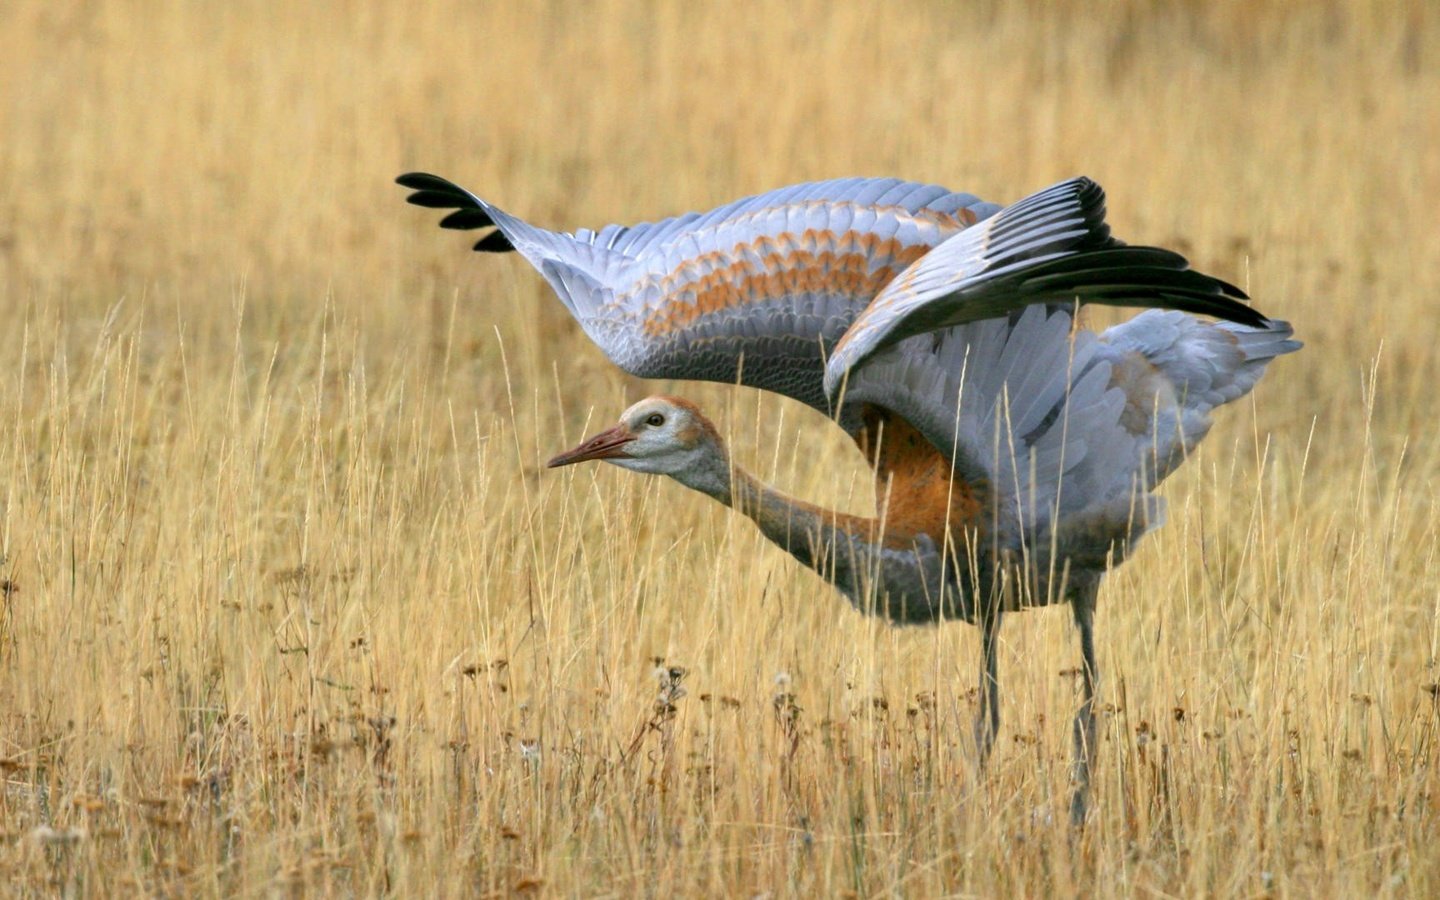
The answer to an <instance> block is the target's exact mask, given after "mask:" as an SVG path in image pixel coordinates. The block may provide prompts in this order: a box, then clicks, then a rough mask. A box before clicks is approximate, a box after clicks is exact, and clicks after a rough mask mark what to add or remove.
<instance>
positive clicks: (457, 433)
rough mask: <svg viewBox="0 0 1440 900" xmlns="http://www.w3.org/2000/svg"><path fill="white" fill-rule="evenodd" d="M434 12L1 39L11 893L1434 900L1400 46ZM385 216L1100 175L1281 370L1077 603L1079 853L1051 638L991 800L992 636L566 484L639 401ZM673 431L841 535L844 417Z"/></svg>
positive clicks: (1418, 96)
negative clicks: (1270, 329) (1098, 681)
mask: <svg viewBox="0 0 1440 900" xmlns="http://www.w3.org/2000/svg"><path fill="white" fill-rule="evenodd" d="M412 5H413V4H389V5H385V6H380V5H371V4H363V3H358V2H356V3H349V4H337V5H328V6H322V5H320V4H315V5H313V6H311V5H308V4H307V5H305V8H300V9H294V10H289V11H286V12H283V13H282V12H280V11H279V9H280V7H279V5H278V4H273V5H272V4H263V3H230V4H169V5H166V7H165V8H164V9H161V8H160V6H159V5H158V4H142V3H118V2H115V3H100V4H88V5H84V6H83V7H82V5H80V4H71V5H66V4H51V3H46V2H39V0H34V2H32V0H11V2H7V3H6V4H4V5H3V6H0V58H3V59H5V60H6V63H5V71H6V75H5V77H4V78H3V79H0V134H3V135H4V139H3V141H0V310H3V314H4V321H5V322H6V337H5V340H4V360H3V362H0V423H3V428H0V473H3V479H4V480H3V485H0V527H3V533H0V539H3V546H0V550H3V553H4V562H3V566H0V582H3V593H0V779H3V791H0V835H3V841H0V873H3V878H4V879H5V883H7V884H8V885H10V886H12V888H11V889H12V890H16V891H20V892H27V893H34V894H50V893H52V892H53V891H55V890H57V889H60V890H70V891H74V892H77V893H84V894H98V893H109V892H116V893H133V892H140V891H143V892H145V893H159V894H177V895H191V896H193V895H218V894H227V895H228V894H240V895H259V894H269V893H272V892H274V891H277V890H286V889H296V890H304V891H308V892H314V893H354V894H381V893H387V892H388V893H394V894H396V895H402V896H416V895H420V894H422V893H438V894H444V895H452V896H453V895H474V894H490V893H495V894H500V893H507V892H527V891H538V892H541V893H546V894H556V895H565V894H580V895H596V894H599V895H607V894H608V895H622V896H628V895H638V894H642V893H643V894H646V895H650V896H668V895H674V894H683V895H689V896H697V895H725V896H741V895H748V894H757V893H766V892H769V893H772V894H775V895H781V894H784V895H801V896H804V895H833V894H837V893H842V892H846V891H851V892H855V893H857V894H864V895H874V894H902V895H912V896H925V895H934V894H983V895H996V894H1023V895H1032V896H1035V895H1042V894H1068V893H1086V894H1091V893H1098V894H1101V895H1105V894H1131V895H1144V896H1149V895H1152V894H1156V893H1164V894H1184V895H1197V894H1215V895H1226V896H1232V895H1260V894H1274V895H1290V896H1313V895H1317V894H1318V895H1327V894H1328V895H1332V896H1342V895H1348V896H1361V895H1369V894H1373V893H1377V892H1378V893H1382V894H1395V895H1411V896H1436V895H1440V853H1437V852H1436V849H1435V848H1436V847H1437V846H1440V834H1437V822H1440V817H1437V804H1440V793H1437V790H1440V774H1437V765H1440V763H1437V749H1440V748H1437V746H1436V729H1437V725H1440V718H1437V699H1436V691H1437V687H1436V684H1437V682H1440V671H1437V662H1436V658H1437V640H1440V635H1437V627H1440V626H1437V596H1440V575H1437V571H1440V567H1437V549H1440V537H1437V531H1440V490H1437V485H1440V451H1437V443H1436V427H1435V409H1436V407H1435V398H1434V385H1435V384H1436V383H1437V382H1440V365H1437V356H1436V353H1435V335H1436V326H1435V315H1434V314H1435V312H1436V309H1437V307H1436V300H1435V298H1436V297H1437V296H1440V241H1437V240H1436V234H1437V230H1436V216H1435V198H1436V197H1437V196H1440V154H1437V153H1436V152H1435V148H1436V147H1440V116H1437V115H1436V114H1435V110H1436V109H1440V63H1437V60H1440V28H1437V26H1440V20H1437V18H1436V16H1435V15H1434V14H1433V11H1430V12H1427V11H1426V7H1425V4H1424V3H1423V2H1420V0H1416V2H1415V3H1413V4H1410V5H1408V6H1401V5H1399V4H1391V3H1375V4H1373V5H1371V4H1364V3H1357V4H1353V5H1347V4H1343V3H1331V4H1327V5H1323V6H1322V5H1312V4H1302V3H1298V2H1297V3H1281V4H1274V5H1271V6H1266V7H1263V8H1251V7H1249V6H1247V7H1243V8H1242V7H1240V6H1238V5H1237V6H1233V7H1232V6H1230V5H1223V6H1217V7H1216V8H1212V7H1210V6H1207V5H1202V4H1199V3H1178V4H1177V3H1136V4H1132V5H1128V6H1127V5H1119V4H1117V5H1110V6H1104V7H1102V8H1100V9H1099V10H1093V9H1090V8H1089V6H1088V5H1085V6H1081V5H1078V4H1077V5H1075V6H1073V7H1070V6H1066V7H1064V8H1061V9H1058V10H1056V9H1045V8H1042V7H1040V6H1038V5H1037V6H1034V7H1033V8H1032V7H1028V6H1026V5H1015V6H1012V5H1008V4H1005V5H1002V4H998V3H996V4H977V5H975V6H973V7H964V8H961V7H954V6H949V5H941V4H935V5H924V4H921V5H910V4H899V5H897V4H885V5H878V4H877V5H873V6H871V5H863V6H862V5H844V6H841V7H838V8H831V7H830V6H828V5H825V4H821V3H819V2H811V3H805V4H800V5H785V6H765V7H749V6H747V7H733V8H732V7H730V6H728V5H726V6H720V5H716V6H713V7H698V6H697V7H692V6H690V5H680V4H644V5H640V4H632V3H606V4H598V5H588V4H587V5H583V6H582V5H570V4H562V3H548V4H543V5H541V4H524V3H519V4H517V3H512V4H499V5H495V6H493V7H483V8H482V7H479V6H478V5H476V4H470V3H452V4H435V5H427V6H425V7H424V8H420V9H414V10H406V11H404V12H401V11H400V10H401V8H402V7H404V6H412ZM67 7H69V8H67ZM411 168H425V169H429V170H432V171H436V172H440V173H443V174H446V175H450V176H453V177H455V178H457V179H459V180H460V181H461V182H462V183H465V184H467V185H470V186H472V187H474V188H476V189H478V190H480V191H481V192H482V193H484V194H485V195H486V196H489V197H492V198H493V199H495V200H497V201H498V202H501V203H502V204H503V205H505V206H507V207H508V208H511V209H513V210H514V211H516V212H518V213H521V214H523V215H527V216H529V217H532V218H534V219H535V220H537V221H538V222H541V223H545V224H551V225H556V226H565V227H567V228H568V227H574V226H577V225H598V224H602V223H604V222H608V221H613V220H620V221H625V220H633V219H639V218H645V217H653V216H657V215H661V214H665V213H669V212H674V211H679V210H682V209H686V208H691V207H704V206H707V205H711V204H714V203H716V202H719V201H721V200H725V199H729V198H731V197H734V196H739V195H741V194H744V193H747V192H751V191H754V190H759V189H763V188H768V187H772V186H775V185H778V184H781V183H785V182H789V181H796V180H804V179H811V178H819V177H827V176H833V175H839V174H851V173H860V174H899V175H903V176H906V177H910V178H914V179H919V180H933V181H938V182H941V183H945V184H949V185H952V186H956V187H961V188H965V189H968V190H973V191H975V192H977V193H980V194H981V195H983V196H985V197H988V198H998V199H1013V198H1015V197H1018V196H1019V195H1021V194H1022V193H1025V192H1027V191H1029V190H1031V189H1034V188H1036V187H1038V186H1041V185H1043V184H1048V183H1050V182H1052V181H1055V180H1058V179H1059V178H1062V177H1065V176H1069V175H1071V174H1075V173H1079V172H1083V173H1086V174H1089V175H1092V176H1094V177H1095V178H1097V179H1098V180H1099V181H1101V183H1103V184H1105V185H1106V187H1107V188H1108V189H1109V191H1110V196H1111V207H1112V220H1113V222H1114V225H1115V227H1116V230H1117V231H1118V233H1120V234H1121V235H1123V236H1125V237H1127V238H1130V239H1132V240H1141V241H1147V242H1158V243H1165V244H1169V245H1173V246H1179V247H1180V248H1181V249H1183V250H1185V251H1187V252H1188V253H1190V255H1191V256H1192V258H1193V259H1194V260H1195V261H1196V263H1197V264H1198V265H1200V266H1201V267H1203V268H1205V269H1207V270H1210V271H1213V272H1215V273H1216V274H1219V275H1222V276H1226V277H1230V278H1233V279H1236V280H1238V281H1240V282H1241V283H1242V284H1244V285H1246V286H1248V287H1249V288H1250V290H1251V292H1252V293H1253V294H1254V296H1255V297H1256V298H1257V299H1258V301H1259V303H1260V304H1261V305H1262V308H1264V309H1265V310H1267V311H1269V312H1271V313H1272V314H1275V315H1279V316H1283V317H1285V318H1289V319H1291V320H1293V321H1294V322H1295V323H1296V326H1297V331H1298V332H1299V334H1300V336H1301V337H1302V338H1304V339H1305V340H1306V341H1307V342H1308V348H1307V350H1306V351H1305V352H1304V353H1302V354H1300V355H1299V356H1297V357H1292V358H1288V359H1285V360H1282V361H1281V362H1280V363H1279V364H1277V365H1276V366H1275V367H1274V368H1273V369H1272V371H1271V374H1270V375H1268V376H1267V378H1266V380H1265V381H1264V382H1263V383H1262V384H1261V386H1260V389H1259V390H1258V391H1257V392H1256V396H1255V400H1254V403H1253V404H1252V403H1250V402H1248V401H1247V402H1245V403H1242V404H1239V405H1238V406H1237V407H1236V408H1232V409H1229V410H1227V411H1226V415H1224V417H1223V423H1222V424H1221V426H1220V427H1219V428H1217V430H1216V432H1215V434H1214V435H1213V436H1212V437H1211V439H1210V440H1209V442H1208V443H1207V444H1206V446H1205V447H1204V448H1203V451H1202V452H1201V453H1200V454H1199V455H1198V457H1197V458H1196V459H1195V460H1193V461H1192V462H1191V464H1190V465H1189V466H1188V467H1187V469H1186V471H1185V473H1184V474H1183V475H1181V476H1177V477H1176V478H1175V479H1174V480H1173V481H1172V482H1171V483H1170V484H1169V485H1167V488H1166V490H1165V493H1166V495H1167V496H1168V497H1169V498H1170V502H1171V521H1170V524H1169V525H1167V527H1166V528H1165V529H1163V530H1162V531H1161V532H1160V533H1159V534H1157V535H1156V536H1155V538H1154V539H1153V540H1150V541H1148V543H1147V545H1146V547H1145V548H1144V551H1143V552H1141V553H1140V554H1138V556H1137V558H1136V559H1135V560H1134V561H1133V562H1132V563H1130V564H1127V566H1126V567H1125V568H1124V569H1122V570H1121V571H1120V572H1119V573H1117V574H1116V575H1115V576H1113V577H1112V578H1110V579H1109V580H1108V583H1107V586H1106V588H1105V590H1104V591H1103V593H1102V596H1101V610H1100V620H1099V627H1100V637H1101V665H1102V667H1103V669H1104V672H1105V675H1106V681H1105V682H1104V686H1103V688H1104V696H1103V699H1104V701H1105V703H1106V704H1107V705H1106V714H1105V716H1104V717H1103V719H1102V724H1101V735H1102V745H1101V748H1100V772H1099V776H1098V782H1097V786H1096V793H1097V800H1098V811H1097V814H1096V817H1095V818H1094V820H1093V821H1092V823H1091V824H1090V826H1089V827H1088V828H1086V829H1085V831H1084V833H1083V835H1081V836H1079V837H1078V838H1074V839H1072V837H1071V835H1070V834H1069V832H1068V829H1067V828H1066V827H1065V826H1064V824H1063V819H1064V816H1063V811H1064V808H1065V795H1066V792H1067V789H1068V788H1067V781H1066V779H1067V766H1066V762H1067V759H1068V744H1067V742H1068V721H1067V720H1068V717H1069V716H1070V714H1071V712H1072V710H1073V707H1074V703H1075V699H1076V698H1075V694H1074V691H1073V686H1072V679H1071V678H1070V677H1068V676H1067V675H1065V674H1064V673H1065V671H1066V670H1069V669H1070V668H1071V667H1073V666H1074V665H1075V660H1076V658H1077V653H1076V650H1075V648H1074V646H1073V638H1072V635H1071V634H1070V633H1069V626H1068V622H1067V621H1066V618H1067V617H1066V616H1065V615H1064V614H1063V613H1060V612H1042V613H1033V614H1027V615H1025V616H1019V617H1015V618H1013V619H1011V620H1010V621H1009V623H1008V624H1007V628H1006V631H1005V632H1004V635H1003V638H1004V647H1003V656H1002V674H1001V683H1002V685H1003V687H1004V688H1005V695H1004V706H1003V715H1004V723H1003V726H1002V729H1003V730H1002V734H1001V744H1000V746H999V748H998V750H997V753H996V757H995V759H994V761H993V765H992V768H991V770H990V771H989V772H988V773H986V774H984V775H983V776H977V774H976V772H975V766H974V760H973V752H972V750H971V742H970V738H969V735H970V724H969V723H970V718H971V716H972V714H973V707H974V702H973V696H972V693H971V689H972V687H973V684H974V680H975V668H976V665H977V656H978V654H977V647H976V639H975V637H974V632H973V631H972V630H971V629H968V628H966V627H963V626H958V625H954V626H949V627H945V628H940V629H933V628H932V629H910V630H902V629H892V628H889V627H886V626H884V625H882V624H878V623H875V622H872V621H868V620H866V619H864V618H862V617H861V616H859V615H857V614H855V613H853V612H851V611H849V609H848V608H847V607H846V606H845V605H844V603H843V602H842V601H841V600H839V599H838V598H837V597H836V596H834V595H833V594H832V593H831V592H830V591H829V590H828V589H827V588H825V586H824V585H823V584H821V583H820V582H819V581H818V579H816V578H815V577H814V576H812V575H811V574H810V573H808V572H805V571H801V570H799V569H798V568H797V567H796V566H795V565H794V564H793V563H792V562H790V561H789V560H788V558H786V557H785V556H784V554H782V553H781V552H779V551H777V550H775V549H773V548H771V547H769V546H767V545H765V544H764V542H763V540H762V539H761V538H760V537H758V536H757V534H756V533H755V532H754V530H753V529H752V528H751V527H750V526H749V525H747V524H746V523H744V522H743V521H739V520H738V519H737V517H734V516H731V515H728V514H726V513H725V512H724V511H722V510H721V509H719V508H718V507H716V506H714V505H713V504H710V503H709V502H708V501H706V500H704V499H703V498H701V497H699V496H698V495H693V494H689V493H687V492H685V491H684V490H683V489H681V488H679V487H677V486H675V485H673V484H669V483H661V482H660V481H659V480H656V479H644V478H640V477H636V476H631V475H627V474H625V473H621V472H619V471H616V470H613V469H605V468H603V467H598V466H596V467H588V468H583V467H582V468H581V469H580V470H577V471H575V472H573V474H555V473H548V472H543V471H542V470H540V469H538V464H539V461H540V460H542V459H543V458H544V457H545V456H546V454H547V453H549V452H552V451H554V450H556V449H558V448H561V447H562V446H565V445H567V443H568V442H571V441H574V440H575V439H576V438H578V437H580V436H581V433H582V432H584V431H586V430H587V429H593V427H594V426H595V425H596V424H598V423H599V422H600V421H602V420H609V419H610V418H611V417H612V416H613V415H615V414H616V413H617V412H618V411H619V410H620V409H621V408H622V407H623V405H624V404H625V403H626V401H627V400H633V399H635V398H636V397H638V396H640V395H641V394H642V392H644V391H647V390H649V389H650V388H649V387H647V386H645V385H642V384H640V383H639V382H636V381H634V380H630V379H627V378H626V377H625V376H623V375H622V374H620V373H618V372H616V371H615V370H614V368H613V367H612V366H611V365H610V364H609V363H608V362H607V361H606V360H605V359H604V358H603V357H602V356H601V355H600V353H599V352H598V351H596V350H595V349H594V348H593V347H591V346H589V345H588V343H587V342H586V340H585V339H584V337H583V336H582V335H581V334H580V333H579V331H578V329H577V328H575V327H574V326H573V325H572V324H571V323H570V322H569V321H567V319H566V317H565V315H564V312H563V310H562V309H561V307H560V306H559V304H558V303H555V302H554V301H553V300H552V299H551V298H550V297H548V296H547V293H546V290H545V288H544V287H543V286H542V284H541V282H540V280H539V279H538V278H537V277H535V276H534V275H533V274H532V273H531V272H530V271H529V270H528V269H527V268H526V267H525V266H524V265H523V263H521V262H519V261H518V260H513V259H497V258H493V257H485V258H480V257H473V256H469V255H467V254H466V253H465V251H464V247H465V244H464V242H463V241H461V240H459V239H458V238H456V237H455V236H453V235H451V236H449V237H447V235H446V234H444V233H441V232H439V231H437V230H436V229H435V228H434V222H433V217H432V216H427V215H423V214H421V213H419V212H417V211H415V210H413V209H410V208H407V207H406V206H404V204H403V203H402V202H401V198H402V193H401V192H400V191H399V190H398V189H397V188H395V187H394V186H393V185H391V184H390V183H389V182H390V179H391V178H393V176H394V175H395V174H397V173H399V172H401V171H404V170H407V169H411ZM1382 348H1383V349H1382ZM679 390H681V391H682V392H683V393H685V394H686V395H688V396H691V397H694V398H695V399H697V400H698V401H700V402H702V403H703V404H704V405H705V406H706V407H708V408H709V409H710V410H711V411H712V412H714V413H716V417H717V418H718V419H719V420H720V422H721V424H722V427H723V428H724V429H725V430H726V431H727V432H728V433H729V434H730V435H731V436H732V439H733V441H734V443H735V444H736V445H737V447H738V448H739V453H740V455H741V457H742V458H743V459H745V460H746V461H748V462H749V463H751V464H752V465H754V466H755V467H756V468H758V469H759V470H760V471H762V472H763V473H765V474H767V475H768V476H770V477H772V478H774V479H775V480H777V481H778V482H779V483H781V484H782V485H784V486H785V487H786V488H787V489H790V490H793V491H794V492H795V493H797V494H799V495H801V496H804V497H806V498H810V499H814V500H817V501H822V502H826V503H829V504H832V505H838V506H843V507H846V508H850V509H863V507H864V498H865V497H866V496H867V495H868V490H869V489H868V486H867V484H866V482H865V475H864V472H863V471H862V466H861V465H860V463H859V461H858V459H857V455H856V454H855V453H854V451H853V450H852V449H850V448H847V447H846V446H845V444H844V442H843V439H842V438H841V437H840V436H839V435H838V433H835V432H834V431H833V429H828V426H826V425H825V424H824V423H823V422H822V421H821V420H820V419H819V417H818V416H815V415H813V414H810V413H808V412H806V411H803V410H799V409H797V408H796V407H795V406H794V405H791V404H787V403H784V402H781V401H779V400H776V399H773V398H767V397H761V396H757V395H756V394H754V393H752V392H748V391H742V390H737V389H726V388H724V387H716V386H688V385H687V386H682V387H681V388H679ZM837 470H838V471H839V472H840V473H841V475H840V476H839V477H838V478H837V477H836V476H835V474H834V472H835V471H837ZM657 671H658V672H659V673H660V675H657ZM682 671H683V675H682V674H681V672H682ZM661 676H663V677H661ZM677 681H678V682H679V683H678V684H677V683H676V682H677Z"/></svg>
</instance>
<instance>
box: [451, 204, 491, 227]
mask: <svg viewBox="0 0 1440 900" xmlns="http://www.w3.org/2000/svg"><path fill="white" fill-rule="evenodd" d="M494 224H495V220H494V219H492V218H490V214H489V213H487V212H485V210H483V209H457V210H456V211H455V212H453V213H451V214H450V215H448V216H446V217H445V218H443V219H441V220H440V227H441V228H450V229H453V230H455V231H470V230H471V229H474V228H490V227H492V226H493V225H494Z"/></svg>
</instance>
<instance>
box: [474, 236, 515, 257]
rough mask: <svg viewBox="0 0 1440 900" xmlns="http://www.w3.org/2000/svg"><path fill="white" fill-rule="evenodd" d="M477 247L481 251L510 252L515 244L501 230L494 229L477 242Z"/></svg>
mask: <svg viewBox="0 0 1440 900" xmlns="http://www.w3.org/2000/svg"><path fill="white" fill-rule="evenodd" d="M475 249H476V250H478V251H480V252H481V253H508V252H510V251H511V250H514V249H515V245H514V244H512V243H510V239H509V238H507V237H506V236H505V235H504V234H502V233H501V232H499V231H492V232H490V233H489V234H487V235H485V236H484V237H483V238H481V239H480V240H478V241H476V242H475Z"/></svg>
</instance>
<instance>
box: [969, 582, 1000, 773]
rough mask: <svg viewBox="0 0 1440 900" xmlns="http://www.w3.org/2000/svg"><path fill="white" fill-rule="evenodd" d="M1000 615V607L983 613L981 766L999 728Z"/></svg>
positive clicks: (978, 739) (977, 729) (977, 724)
mask: <svg viewBox="0 0 1440 900" xmlns="http://www.w3.org/2000/svg"><path fill="white" fill-rule="evenodd" d="M1000 616H1001V613H1000V610H998V609H993V610H990V611H989V612H988V613H984V614H982V615H981V617H980V711H979V712H978V713H977V714H976V716H975V745H976V747H977V748H978V749H979V751H980V767H981V768H982V769H983V768H984V767H985V763H986V762H987V761H988V760H989V759H990V748H991V747H993V746H994V745H995V735H996V734H997V733H999V731H1000V681H999V678H998V677H997V672H996V660H995V656H996V649H997V647H996V644H997V641H998V638H999V636H1000Z"/></svg>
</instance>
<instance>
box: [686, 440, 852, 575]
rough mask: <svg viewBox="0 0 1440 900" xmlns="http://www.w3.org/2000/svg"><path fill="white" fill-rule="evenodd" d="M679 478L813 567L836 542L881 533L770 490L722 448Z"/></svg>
mask: <svg viewBox="0 0 1440 900" xmlns="http://www.w3.org/2000/svg"><path fill="white" fill-rule="evenodd" d="M674 477H675V479H676V480H678V481H679V482H680V483H682V484H684V485H685V486H686V487H688V488H691V489H692V490H696V491H699V492H700V493H702V494H705V495H706V496H708V497H712V498H714V499H715V500H718V501H720V502H721V503H723V504H725V505H726V506H728V507H730V508H731V509H734V510H735V511H737V512H739V513H742V514H743V515H745V516H746V517H747V518H749V519H751V520H752V521H754V522H755V524H756V525H758V526H759V527H760V532H761V533H762V534H764V535H765V537H767V538H769V539H770V540H771V541H772V542H774V543H775V544H777V545H779V546H780V547H783V548H784V549H786V550H788V551H789V552H790V553H791V554H792V555H794V556H795V557H796V558H798V559H799V560H800V561H801V562H803V563H805V564H806V565H809V566H811V567H814V566H815V565H816V560H817V557H819V556H822V555H824V553H823V550H824V548H828V547H830V546H832V545H833V544H834V542H835V541H836V540H837V538H838V539H842V540H855V539H859V540H869V539H870V538H871V537H872V536H873V535H874V533H875V532H876V531H877V529H876V527H875V526H876V524H877V523H876V522H875V520H874V519H869V518H862V517H859V516H851V515H847V514H845V513H837V512H833V511H830V510H826V509H822V508H821V507H818V506H816V505H814V504H811V503H806V502H805V501H803V500H798V499H796V498H794V497H791V496H789V495H787V494H785V493H784V492H782V491H780V490H778V489H776V488H774V487H772V486H770V485H768V484H766V483H765V482H763V481H761V480H760V479H759V478H758V477H756V476H755V475H753V474H751V473H750V472H749V471H747V470H746V469H744V468H743V467H741V466H739V465H735V464H733V463H732V462H731V460H730V457H729V454H728V452H726V450H725V448H724V447H723V446H720V447H717V448H716V450H715V452H714V453H711V454H707V456H706V458H705V461H704V463H702V464H701V465H698V466H694V467H692V468H690V469H688V470H686V471H685V472H684V473H683V474H677V475H675V476H674Z"/></svg>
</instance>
